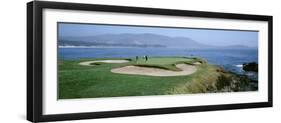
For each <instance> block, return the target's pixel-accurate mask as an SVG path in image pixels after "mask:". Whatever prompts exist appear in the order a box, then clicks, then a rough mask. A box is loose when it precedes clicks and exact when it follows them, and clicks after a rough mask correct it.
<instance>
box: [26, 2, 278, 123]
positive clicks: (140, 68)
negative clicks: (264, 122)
mask: <svg viewBox="0 0 281 123" xmlns="http://www.w3.org/2000/svg"><path fill="white" fill-rule="evenodd" d="M272 34H273V17H272V16H270V15H251V14H237V13H220V12H206V11H192V10H176V9H173V10H171V9H161V8H145V7H132V6H115V5H114V6H112V5H98V4H94V2H92V4H89V3H79V1H77V3H67V2H50V1H32V2H29V3H28V4H27V89H26V90H27V120H29V121H31V122H49V121H65V120H80V119H93V118H107V117H123V116H138V115H154V114H170V113H185V112H199V111H214V110H231V109H246V108H260V107H272V105H273V92H272V88H273V85H272V84H273V83H272V81H273V80H272V79H273V78H272V75H273V71H272V68H273V66H272V64H273V63H272V60H273V53H272V52H273V50H272V46H273V44H272V43H273V35H272ZM159 102H161V103H159Z"/></svg>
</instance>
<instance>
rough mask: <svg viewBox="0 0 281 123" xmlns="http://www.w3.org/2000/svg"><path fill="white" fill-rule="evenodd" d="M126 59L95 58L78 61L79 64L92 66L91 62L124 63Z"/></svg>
mask: <svg viewBox="0 0 281 123" xmlns="http://www.w3.org/2000/svg"><path fill="white" fill-rule="evenodd" d="M126 62H129V61H128V60H96V61H86V62H80V63H79V64H80V65H85V66H93V65H92V63H126Z"/></svg>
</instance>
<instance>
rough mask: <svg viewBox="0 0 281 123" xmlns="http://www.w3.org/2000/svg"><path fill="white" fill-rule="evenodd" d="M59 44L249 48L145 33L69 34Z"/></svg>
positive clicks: (60, 39)
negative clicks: (214, 44) (208, 43)
mask: <svg viewBox="0 0 281 123" xmlns="http://www.w3.org/2000/svg"><path fill="white" fill-rule="evenodd" d="M59 46H103V47H106V46H110V47H168V48H189V49H198V48H200V49H202V48H203V49H208V48H227V49H231V48H235V49H237V48H247V47H246V46H241V45H235V46H226V47H222V46H212V45H205V44H201V43H199V42H197V41H194V40H192V39H190V38H187V37H168V36H163V35H157V34H151V33H144V34H130V33H123V34H103V35H97V36H69V37H61V38H59Z"/></svg>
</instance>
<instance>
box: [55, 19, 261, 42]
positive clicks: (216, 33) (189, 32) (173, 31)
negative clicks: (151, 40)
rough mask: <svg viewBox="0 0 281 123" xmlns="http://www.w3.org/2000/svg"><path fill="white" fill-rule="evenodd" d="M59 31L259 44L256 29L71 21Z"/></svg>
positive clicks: (86, 34) (82, 34)
mask: <svg viewBox="0 0 281 123" xmlns="http://www.w3.org/2000/svg"><path fill="white" fill-rule="evenodd" d="M58 31H59V36H60V37H65V36H94V35H100V34H121V33H134V34H141V33H153V34H159V35H165V36H170V37H188V38H191V39H193V40H195V41H197V42H200V43H202V44H210V45H216V46H228V45H245V46H250V47H257V45H258V32H254V31H232V30H210V29H187V28H184V29H183V28H159V27H136V26H118V25H116V26H113V25H94V24H70V23H59V29H58Z"/></svg>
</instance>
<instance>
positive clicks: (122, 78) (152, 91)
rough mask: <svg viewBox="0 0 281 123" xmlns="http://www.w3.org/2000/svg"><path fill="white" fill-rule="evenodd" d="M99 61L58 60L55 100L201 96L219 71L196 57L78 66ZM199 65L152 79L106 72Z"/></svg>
mask: <svg viewBox="0 0 281 123" xmlns="http://www.w3.org/2000/svg"><path fill="white" fill-rule="evenodd" d="M90 60H101V59H83V60H76V61H70V60H60V61H59V73H58V77H59V78H58V79H59V82H58V84H59V86H58V87H59V88H58V89H59V99H73V98H96V97H120V96H144V95H166V94H186V93H204V92H207V91H208V88H209V87H212V86H213V85H214V82H215V81H216V79H217V77H218V76H219V74H220V72H219V71H218V70H217V69H218V68H217V67H215V66H212V65H209V64H207V63H206V61H204V60H202V59H199V58H184V57H168V58H164V57H154V58H149V59H148V61H146V62H145V61H144V60H141V59H139V60H138V61H135V59H129V60H130V61H129V62H128V63H122V64H106V63H102V64H96V65H94V66H82V65H79V63H80V62H81V61H90ZM193 62H201V63H202V64H201V65H196V66H197V69H198V70H197V72H195V73H194V74H191V75H186V76H171V77H155V76H144V75H126V74H116V73H112V72H110V70H111V69H112V68H118V67H122V66H127V65H140V66H142V65H144V66H149V67H158V68H163V69H169V70H178V69H177V68H176V67H175V64H178V63H187V64H191V63H193Z"/></svg>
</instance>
